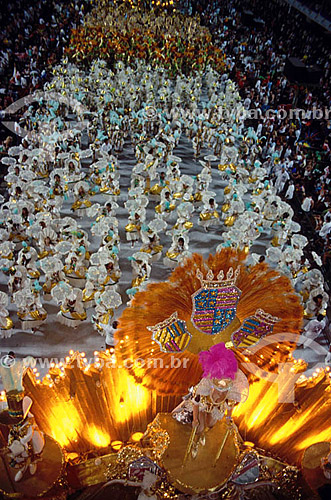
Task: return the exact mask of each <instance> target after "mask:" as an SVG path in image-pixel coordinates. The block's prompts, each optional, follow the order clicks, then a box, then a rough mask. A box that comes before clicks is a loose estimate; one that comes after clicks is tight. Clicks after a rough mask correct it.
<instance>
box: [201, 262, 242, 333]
mask: <svg viewBox="0 0 331 500" xmlns="http://www.w3.org/2000/svg"><path fill="white" fill-rule="evenodd" d="M238 275H239V269H237V270H236V272H235V273H234V271H233V269H232V267H231V268H230V269H229V271H228V273H227V275H226V279H224V272H223V271H220V272H219V273H218V275H217V280H214V275H213V272H212V271H211V270H209V271H208V273H207V279H206V280H205V279H203V275H202V273H201V271H198V272H197V276H198V278H199V279H200V282H201V285H202V286H201V288H200V289H199V290H197V291H196V292H195V293H194V294H193V295H192V301H193V312H192V316H191V320H192V323H193V324H194V326H195V327H196V328H197V329H198V330H199V331H200V332H202V333H205V334H207V335H217V334H218V333H220V332H222V331H223V330H225V328H227V327H228V326H229V325H230V324H231V323H232V321H233V320H234V319H235V317H236V310H237V304H238V301H239V298H240V295H241V291H240V290H239V288H237V287H236V286H235V282H236V279H237V277H238Z"/></svg>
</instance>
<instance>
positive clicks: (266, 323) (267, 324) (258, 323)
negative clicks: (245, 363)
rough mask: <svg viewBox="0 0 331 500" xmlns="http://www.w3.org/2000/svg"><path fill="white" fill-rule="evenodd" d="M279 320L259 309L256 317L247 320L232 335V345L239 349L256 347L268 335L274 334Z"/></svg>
mask: <svg viewBox="0 0 331 500" xmlns="http://www.w3.org/2000/svg"><path fill="white" fill-rule="evenodd" d="M277 321H280V319H279V318H277V317H275V316H272V315H271V314H268V313H266V312H265V311H263V309H258V310H257V311H256V312H255V314H254V316H250V317H249V318H246V319H245V321H244V322H243V324H242V326H241V327H240V329H239V330H237V331H236V332H234V333H233V334H232V339H231V340H232V343H233V345H234V346H235V347H236V348H237V349H241V348H246V347H250V346H252V345H255V344H257V343H258V342H259V340H261V339H262V338H263V337H265V336H266V335H268V334H270V333H272V331H273V329H274V325H275V323H277Z"/></svg>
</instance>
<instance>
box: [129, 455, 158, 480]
mask: <svg viewBox="0 0 331 500" xmlns="http://www.w3.org/2000/svg"><path fill="white" fill-rule="evenodd" d="M147 471H148V472H151V473H152V474H154V475H155V476H162V475H163V474H164V472H163V470H162V469H161V468H160V467H159V466H158V465H157V464H156V463H155V462H153V461H152V460H151V459H150V458H148V457H140V458H138V459H137V460H134V461H133V462H131V463H130V464H129V466H128V477H129V479H130V480H135V481H137V480H138V481H142V480H143V479H144V475H145V472H147Z"/></svg>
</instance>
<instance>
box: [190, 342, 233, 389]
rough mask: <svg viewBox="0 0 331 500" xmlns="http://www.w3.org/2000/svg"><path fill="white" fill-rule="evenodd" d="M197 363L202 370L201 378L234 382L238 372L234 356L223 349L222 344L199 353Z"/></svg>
mask: <svg viewBox="0 0 331 500" xmlns="http://www.w3.org/2000/svg"><path fill="white" fill-rule="evenodd" d="M199 361H200V363H201V366H202V368H203V377H208V378H216V379H218V380H221V379H224V378H228V379H229V378H230V379H232V380H234V378H235V376H236V373H237V370H238V363H237V360H236V358H235V355H234V354H233V352H232V351H230V350H229V349H227V348H226V347H225V344H224V342H220V343H219V344H216V345H213V346H212V347H211V348H210V349H209V350H208V351H201V352H200V354H199Z"/></svg>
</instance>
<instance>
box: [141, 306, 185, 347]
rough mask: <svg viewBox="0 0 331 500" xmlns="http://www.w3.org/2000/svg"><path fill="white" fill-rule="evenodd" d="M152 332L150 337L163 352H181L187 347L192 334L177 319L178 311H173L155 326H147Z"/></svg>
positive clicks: (181, 321)
mask: <svg viewBox="0 0 331 500" xmlns="http://www.w3.org/2000/svg"><path fill="white" fill-rule="evenodd" d="M147 329H148V330H150V331H151V332H153V335H152V339H153V340H154V341H155V342H157V344H159V346H160V349H161V351H163V352H169V353H170V352H171V353H176V352H183V351H185V349H186V348H187V346H188V345H189V343H190V340H191V338H192V335H191V334H190V332H189V331H188V330H187V328H186V323H185V321H183V320H180V319H178V313H177V312H174V313H173V314H172V315H171V316H170V318H167V319H166V320H164V321H162V323H158V324H157V325H155V326H148V327H147Z"/></svg>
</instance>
